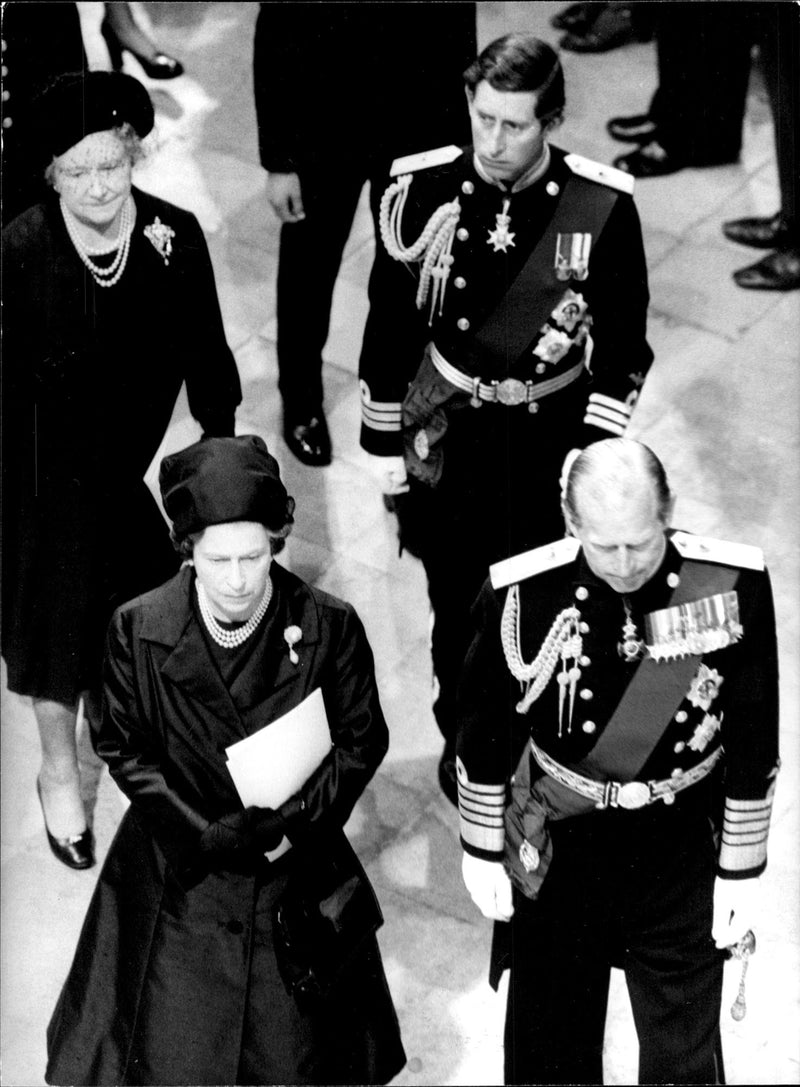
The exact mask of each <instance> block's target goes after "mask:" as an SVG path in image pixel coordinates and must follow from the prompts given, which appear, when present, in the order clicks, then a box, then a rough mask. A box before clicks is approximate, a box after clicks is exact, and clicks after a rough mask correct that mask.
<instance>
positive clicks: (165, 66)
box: [100, 19, 183, 79]
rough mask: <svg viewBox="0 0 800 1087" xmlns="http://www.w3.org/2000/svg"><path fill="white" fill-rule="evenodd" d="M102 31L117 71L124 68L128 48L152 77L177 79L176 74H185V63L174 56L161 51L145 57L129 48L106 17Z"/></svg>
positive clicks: (112, 64)
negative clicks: (123, 62) (123, 53)
mask: <svg viewBox="0 0 800 1087" xmlns="http://www.w3.org/2000/svg"><path fill="white" fill-rule="evenodd" d="M100 33H101V34H102V35H103V37H104V39H105V43H106V47H107V49H108V55H109V57H110V58H111V67H112V68H113V69H114V71H115V72H119V71H121V70H122V51H123V49H126V50H127V51H128V52H129V53H130V54H131V56H132V57H136V59H137V60H138V61H139V63H140V64H141V66H142V68H144V70H145V72H146V73H147V74H148V75H149V76H150V78H151V79H175V78H176V76H179V75H183V65H182V64H181V62H180V61H179V60H175V58H174V57H170V56H168V55H167V54H166V53H160V52H159V53H154V54H153V56H152V57H145V56H143V55H142V54H141V53H137V52H136V51H135V50H134V49H129V48H128V46H127V45H123V44H122V42H121V41H120V40H119V38H118V37H117V35H116V34H115V33H114V31H113V29H112V28H111V25H110V23H109V22H108V21H107V20H106V19H104V20H103V22H102V24H101V26H100Z"/></svg>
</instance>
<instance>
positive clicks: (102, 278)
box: [60, 196, 135, 287]
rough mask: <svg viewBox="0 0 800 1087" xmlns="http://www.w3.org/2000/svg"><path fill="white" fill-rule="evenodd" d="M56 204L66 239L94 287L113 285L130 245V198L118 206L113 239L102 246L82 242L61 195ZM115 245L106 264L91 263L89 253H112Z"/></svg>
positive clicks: (94, 254)
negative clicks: (59, 207) (109, 261)
mask: <svg viewBox="0 0 800 1087" xmlns="http://www.w3.org/2000/svg"><path fill="white" fill-rule="evenodd" d="M60 205H61V215H62V217H63V219H64V225H65V226H66V228H67V234H69V239H70V241H71V242H72V244H73V246H74V247H75V251H76V252H77V254H78V256H79V257H80V258H81V260H82V261H83V263H84V264H85V265H86V267H87V268H88V269H89V271H90V273H91V275H92V278H93V279H94V281H95V283H96V284H97V285H98V287H113V286H114V284H115V283H118V282H119V280H120V278H121V276H122V273H123V272H124V271H125V267H126V265H127V263H128V253H129V251H130V247H131V235H132V234H133V224H134V218H135V206H134V203H133V198H132V197H130V196H129V197H128V199H127V200H126V201H125V203H124V204H123V206H122V215H121V218H120V224H119V233H118V234H117V237H116V239H115V240H114V241H113V242H110V243H109V244H108V245H102V246H93V245H89V244H88V243H87V242H85V241H84V240H83V239H82V238H81V236H80V232H79V230H78V222H77V220H76V218H75V216H74V215H73V214H72V212H71V211H70V210H69V208H68V207H67V206H66V204H65V203H64V201H63V199H62V200H61V201H60ZM115 249H116V251H117V255H116V257H115V258H114V260H113V262H112V263H111V264H110V265H109V266H108V268H103V267H101V266H100V265H99V264H95V262H94V261H93V260H92V257H99V256H104V255H105V254H107V253H113V252H114V250H115Z"/></svg>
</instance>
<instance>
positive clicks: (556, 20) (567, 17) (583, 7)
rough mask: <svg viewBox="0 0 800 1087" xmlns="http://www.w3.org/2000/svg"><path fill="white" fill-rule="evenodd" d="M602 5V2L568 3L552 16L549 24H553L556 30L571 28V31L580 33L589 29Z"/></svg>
mask: <svg viewBox="0 0 800 1087" xmlns="http://www.w3.org/2000/svg"><path fill="white" fill-rule="evenodd" d="M604 7H605V5H604V4H597V3H594V4H570V5H569V7H567V8H564V10H563V11H559V12H557V14H555V15H554V16H553V18H552V19H551V20H550V26H554V27H555V28H556V30H571V31H572V32H573V33H576V34H582V33H583V32H584V31H585V30H588V29H589V27H590V26H591V25H592V23H593V22H594V21H595V19H596V18H597V17H598V15H599V14H600V12H601V11H602V9H603V8H604Z"/></svg>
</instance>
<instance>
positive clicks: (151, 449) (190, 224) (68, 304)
mask: <svg viewBox="0 0 800 1087" xmlns="http://www.w3.org/2000/svg"><path fill="white" fill-rule="evenodd" d="M133 195H134V199H135V202H136V208H137V220H136V226H135V228H134V233H133V236H132V239H131V247H130V253H129V258H128V264H127V267H126V269H125V272H124V274H123V276H122V278H121V279H120V280H119V282H118V283H117V284H116V285H115V286H113V287H111V288H107V289H101V288H100V287H98V286H96V285H95V282H94V280H93V278H92V277H91V275H90V274H89V272H88V271H87V270H86V269H85V268H84V266H83V264H82V263H81V261H80V259H79V257H78V254H77V253H76V251H75V249H74V247H73V246H72V243H71V242H70V240H69V237H68V235H67V232H66V229H65V226H64V222H63V219H62V217H61V214H60V211H59V207H58V202H57V199H56V198H55V197H53V198H52V199H50V200H48V201H47V202H46V203H44V204H39V205H36V206H35V207H33V208H30V209H29V210H28V211H26V212H25V213H24V214H23V215H20V216H19V217H18V218H17V219H15V220H14V221H13V222H12V223H11V224H10V225H9V226H8V227H7V228H6V229H5V230H4V232H3V271H4V277H3V280H4V291H5V296H4V302H5V306H4V328H3V530H4V537H3V652H4V655H5V656H6V660H7V663H8V667H9V687H10V688H11V690H14V691H17V692H18V693H20V694H31V695H38V696H40V697H45V698H52V699H56V700H58V701H62V702H65V703H69V702H71V701H72V700H73V699H74V698H75V696H76V695H77V694H78V693H79V692H80V691H81V690H82V689H85V688H87V687H91V686H93V685H95V684H96V683H97V682H98V681H99V676H100V667H101V661H102V644H103V634H104V631H105V628H106V625H107V623H108V619H109V617H110V615H111V612H112V611H113V609H114V608H115V607H117V606H118V605H119V604H121V603H123V602H124V601H125V600H128V599H130V598H131V597H133V596H135V595H136V594H137V593H141V592H144V591H145V590H146V589H149V588H152V587H153V586H155V585H158V584H160V583H161V582H162V581H164V579H165V578H167V577H168V576H169V575H170V574H171V573H173V572H174V571H175V569H176V567H177V562H176V558H175V555H174V553H173V552H172V549H171V546H170V543H169V539H168V534H167V530H166V526H165V525H164V521H163V518H162V517H161V515H160V513H159V511H158V507H157V505H156V503H155V501H154V500H153V497H152V495H151V494H150V492H149V490H148V488H147V487H146V486H145V484H144V482H143V477H144V474H145V472H146V471H147V469H148V466H149V465H150V463H151V461H152V459H153V457H154V456H155V454H156V451H157V450H158V447H159V444H160V443H161V440H162V438H163V436H164V432H165V430H166V428H167V424H168V423H169V420H170V416H171V414H172V410H173V407H174V405H175V400H176V398H177V395H178V392H179V391H180V388H181V385H182V384H183V382H184V381H185V382H186V387H187V392H188V397H189V406H190V408H191V411H192V414H193V415H194V417H195V418H196V419H197V420H198V422H199V423H200V424H201V426H202V427H203V429H204V431H206V432H207V433H210V434H232V433H233V421H234V411H235V408H236V405H237V404H238V403H239V401H240V400H241V389H240V384H239V376H238V373H237V370H236V364H235V362H234V359H233V356H232V354H231V352H230V349H229V348H228V345H227V343H226V340H225V333H224V330H223V326H222V318H221V315H220V310H219V302H218V300H217V294H216V287H215V284H214V273H213V270H212V267H211V261H210V259H209V255H208V249H207V247H206V243H205V239H204V237H203V233H202V231H201V229H200V225H199V224H198V222H197V220H196V219H195V217H194V216H193V215H192V214H190V213H189V212H186V211H182V210H181V209H179V208H177V207H175V206H174V205H172V204H168V203H166V202H165V201H163V200H158V199H156V198H155V197H153V196H149V195H148V194H146V193H143V192H139V191H138V190H136V189H134V190H133ZM156 217H158V218H159V219H160V220H161V222H162V224H165V225H166V226H169V227H171V228H172V229H173V230H174V231H175V236H174V238H173V239H172V246H173V249H172V254H171V256H170V257H169V263H166V262H165V260H164V259H163V257H162V256H161V255H160V254H159V252H158V251H157V250H156V248H155V247H154V246H153V245H152V244H151V242H150V241H149V240H148V239H147V237H145V234H144V229H145V228H146V227H147V226H149V225H150V224H152V223H153V222H154V221H155V219H156Z"/></svg>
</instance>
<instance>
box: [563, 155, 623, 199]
mask: <svg viewBox="0 0 800 1087" xmlns="http://www.w3.org/2000/svg"><path fill="white" fill-rule="evenodd" d="M564 162H566V164H567V166H569V168H570V170H572V172H573V174H577V175H578V177H585V178H586V180H587V181H597V182H598V183H599V184H600V185H608V186H610V187H611V188H612V189H619V191H620V192H626V193H628V195H629V196H632V195H633V175H632V174H626V173H625V171H624V170H617V169H616V167H614V166H606V164H605V163H604V162H595V161H594V159H587V158H584V157H583V155H572V154H570V155H565V156H564Z"/></svg>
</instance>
